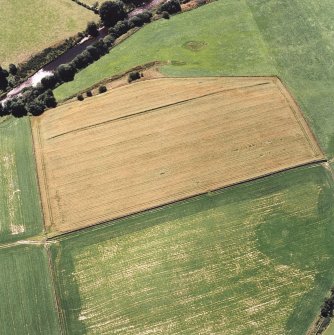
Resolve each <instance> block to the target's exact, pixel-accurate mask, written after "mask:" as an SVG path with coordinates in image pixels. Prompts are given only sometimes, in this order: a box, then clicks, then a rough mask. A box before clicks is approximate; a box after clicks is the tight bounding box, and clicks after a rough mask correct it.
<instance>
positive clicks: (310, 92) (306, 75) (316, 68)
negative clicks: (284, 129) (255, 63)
mask: <svg viewBox="0 0 334 335" xmlns="http://www.w3.org/2000/svg"><path fill="white" fill-rule="evenodd" d="M247 3H248V5H249V7H250V9H251V11H252V14H253V17H254V19H255V21H256V23H257V25H258V27H259V30H260V31H261V33H262V36H263V38H264V39H265V41H266V43H267V45H268V48H269V50H270V52H271V54H272V55H273V56H274V58H275V60H276V66H277V69H278V73H279V75H280V76H281V78H282V79H283V80H284V81H285V82H286V83H287V84H288V86H289V88H290V89H291V91H292V93H293V94H294V96H295V97H296V99H297V100H298V101H299V103H300V105H301V107H302V110H303V112H304V113H305V114H306V116H307V118H308V120H309V121H310V124H311V125H312V128H313V129H314V131H315V133H316V135H317V137H318V140H319V141H320V143H321V145H322V147H323V149H325V150H326V153H327V154H328V156H330V157H333V155H334V114H333V107H332V106H333V105H334V95H333V91H334V66H333V65H334V43H333V36H334V25H333V20H332V18H333V16H334V2H333V1H331V0H294V1H288V2H287V1H263V0H248V1H247Z"/></svg>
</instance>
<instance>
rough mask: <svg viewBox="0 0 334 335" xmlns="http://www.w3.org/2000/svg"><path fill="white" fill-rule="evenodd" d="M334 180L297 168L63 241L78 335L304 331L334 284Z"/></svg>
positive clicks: (62, 284) (65, 280)
mask: <svg viewBox="0 0 334 335" xmlns="http://www.w3.org/2000/svg"><path fill="white" fill-rule="evenodd" d="M333 186H334V185H333V181H332V178H331V174H330V172H329V171H328V170H327V169H325V168H324V167H323V166H320V165H317V166H311V167H307V168H306V167H304V168H298V169H296V170H291V171H287V172H284V173H280V174H277V175H273V176H270V177H266V178H262V179H260V180H257V181H254V182H250V183H246V184H243V185H239V186H235V187H231V188H229V189H225V190H221V191H217V192H213V193H210V194H207V195H203V196H198V197H195V198H192V199H190V200H188V201H182V202H179V203H177V204H174V205H170V206H165V207H161V208H159V209H157V210H152V211H147V212H145V213H143V214H140V215H134V216H132V217H129V218H126V219H122V220H117V221H113V222H111V223H109V224H105V225H101V226H97V227H94V228H90V229H86V230H82V231H80V232H76V233H72V234H68V235H65V236H63V237H60V238H58V239H55V242H56V243H55V244H52V245H51V254H52V259H53V264H54V274H55V276H56V280H55V281H56V284H57V285H56V286H57V291H58V294H59V297H60V305H61V309H62V312H63V314H64V318H65V323H66V329H67V332H68V333H69V334H79V333H87V334H92V333H111V332H117V331H121V330H122V331H123V332H125V333H126V334H129V335H131V334H138V333H142V332H148V331H150V332H152V333H159V332H160V333H161V332H162V333H164V334H179V333H182V334H194V333H203V334H206V333H210V334H214V333H219V334H221V333H229V334H268V333H270V334H303V333H305V332H306V330H307V329H308V327H309V326H310V324H311V323H312V322H313V320H314V319H315V318H316V316H317V315H318V313H319V309H320V305H321V303H322V301H323V298H324V296H326V294H327V292H328V290H329V289H330V287H331V286H332V284H333V280H334V270H333V267H332V266H331V265H332V263H333V260H334V246H333V243H332V240H333V237H334V225H333V214H334V213H333V208H332V206H331V204H332V202H333V200H334V199H333Z"/></svg>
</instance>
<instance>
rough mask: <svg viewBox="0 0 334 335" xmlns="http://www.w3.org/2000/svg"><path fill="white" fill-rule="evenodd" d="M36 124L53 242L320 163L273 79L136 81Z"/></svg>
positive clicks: (292, 107) (310, 139)
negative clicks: (76, 231) (61, 234)
mask: <svg viewBox="0 0 334 335" xmlns="http://www.w3.org/2000/svg"><path fill="white" fill-rule="evenodd" d="M164 92H168V94H164ZM92 105H94V109H93V108H90V107H91V106H92ZM86 116H87V118H86ZM34 121H35V122H34V124H33V128H34V131H33V132H34V138H35V144H36V154H37V166H38V175H39V179H40V185H41V192H42V199H43V209H44V213H45V218H46V226H47V228H48V230H49V232H51V233H56V232H66V231H70V230H73V229H78V228H81V227H85V226H90V225H93V224H97V223H101V222H104V221H108V220H111V219H114V218H117V217H121V216H125V215H128V214H132V213H135V212H138V211H143V210H146V209H149V208H152V207H156V206H160V205H162V204H166V203H169V202H174V201H176V200H180V199H184V198H187V197H189V196H193V195H196V194H199V193H204V192H208V191H210V190H214V189H218V188H221V187H223V186H226V185H231V184H234V183H238V182H241V181H245V180H249V179H252V178H255V177H258V176H261V175H265V174H268V173H272V172H277V171H280V170H283V169H286V168H290V167H293V166H298V165H302V164H305V163H309V162H312V161H317V160H320V159H322V158H323V155H322V153H321V151H320V149H319V147H318V146H317V144H316V142H315V140H314V138H313V136H312V134H311V132H310V131H309V129H308V127H307V124H306V123H305V121H304V120H303V118H302V116H301V114H300V111H299V109H298V107H297V106H296V105H295V104H294V102H293V100H292V98H291V97H290V96H289V94H288V92H287V91H286V90H285V89H284V87H283V86H282V85H281V83H280V82H279V81H278V80H277V79H276V78H208V79H206V78H192V79H187V78H178V79H169V78H162V79H156V80H150V81H144V82H141V83H136V84H133V85H130V86H127V87H123V88H119V89H115V90H114V91H112V92H110V93H108V94H105V95H103V96H100V97H97V98H91V99H89V100H86V101H85V102H84V103H78V102H75V103H73V104H71V105H64V106H63V107H60V108H59V109H57V110H55V111H51V112H50V113H45V114H44V115H43V116H41V117H40V118H38V119H35V120H34Z"/></svg>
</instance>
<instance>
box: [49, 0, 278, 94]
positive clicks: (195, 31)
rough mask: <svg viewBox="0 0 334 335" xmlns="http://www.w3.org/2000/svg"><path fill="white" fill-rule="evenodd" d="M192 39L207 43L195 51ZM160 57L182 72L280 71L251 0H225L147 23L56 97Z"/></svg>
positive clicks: (59, 90)
mask: <svg viewBox="0 0 334 335" xmlns="http://www.w3.org/2000/svg"><path fill="white" fill-rule="evenodd" d="M208 22H209V23H208ZM189 42H197V43H195V45H200V46H201V47H200V48H199V50H196V51H194V50H193V49H192V48H191V45H194V43H193V44H191V43H190V44H189ZM201 42H202V43H201ZM203 42H204V44H203ZM155 60H158V61H170V62H173V64H174V65H168V66H165V67H163V72H165V73H167V74H169V75H177V76H183V75H185V76H189V75H190V76H210V75H256V74H258V73H261V74H262V75H272V74H275V73H276V70H275V68H274V67H273V66H272V61H271V59H270V56H269V55H268V50H267V49H266V46H265V43H264V42H263V40H262V38H261V35H260V34H259V31H258V29H257V26H256V24H255V22H254V21H253V19H252V14H251V12H250V11H249V8H248V6H247V5H246V3H245V1H235V0H227V1H226V0H224V1H218V2H215V3H212V4H209V5H207V6H204V7H201V8H199V9H196V10H194V11H191V12H188V13H184V14H181V15H176V16H174V17H172V18H171V19H170V20H159V21H156V22H154V23H151V24H149V25H147V26H145V27H144V28H143V29H142V30H140V31H139V32H138V33H136V34H134V35H133V36H132V37H131V38H129V39H127V40H126V41H124V42H123V43H121V44H120V45H119V46H117V47H116V48H114V49H113V50H112V51H111V52H110V54H109V55H107V56H105V57H103V58H101V59H100V60H99V61H97V62H96V63H94V64H92V65H91V66H89V67H88V68H86V69H84V70H82V71H81V72H80V73H78V74H77V75H76V77H75V80H74V81H73V82H70V83H66V84H63V85H61V86H60V87H59V88H57V89H56V90H55V95H56V98H57V99H58V100H61V99H64V98H66V97H68V96H70V95H73V94H75V93H76V92H78V91H80V90H83V89H85V88H87V87H89V86H91V85H93V84H94V83H96V82H98V81H100V80H102V79H104V78H107V77H109V76H112V75H115V74H118V73H122V72H125V71H127V70H128V69H130V68H131V67H134V66H137V65H140V64H145V63H148V62H151V61H155ZM175 64H176V65H175Z"/></svg>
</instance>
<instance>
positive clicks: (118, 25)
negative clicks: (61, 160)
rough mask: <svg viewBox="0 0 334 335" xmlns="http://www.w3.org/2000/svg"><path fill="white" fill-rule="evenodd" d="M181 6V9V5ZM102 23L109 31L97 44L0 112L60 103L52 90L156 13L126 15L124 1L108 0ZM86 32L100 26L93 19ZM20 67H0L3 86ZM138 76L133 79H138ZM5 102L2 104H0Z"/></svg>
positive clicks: (171, 8)
mask: <svg viewBox="0 0 334 335" xmlns="http://www.w3.org/2000/svg"><path fill="white" fill-rule="evenodd" d="M167 4H168V5H166V6H165V7H162V8H160V10H163V11H167V12H171V13H175V12H176V11H178V10H180V9H181V7H180V4H179V2H178V0H170V1H169V2H168V3H167ZM178 6H179V7H178ZM178 8H179V9H178ZM99 14H100V17H101V21H102V23H103V24H104V25H105V26H107V27H109V30H108V35H107V36H106V37H104V38H103V39H101V40H98V41H96V42H95V43H94V44H93V45H90V46H88V47H87V48H86V49H85V50H84V51H83V52H82V53H80V54H79V55H77V56H76V57H75V58H74V59H73V60H72V61H71V62H70V63H69V64H63V65H60V66H59V67H58V68H57V69H56V71H55V72H54V74H52V75H51V76H48V77H46V78H43V79H42V81H41V83H40V84H38V85H37V86H36V87H29V88H27V89H25V90H24V91H23V92H22V94H21V95H20V96H19V97H16V98H13V99H11V100H10V101H7V103H6V104H5V106H0V116H2V115H9V114H12V115H14V116H16V117H20V116H24V115H27V114H31V115H40V114H41V113H43V111H44V110H45V109H46V108H52V107H55V106H56V105H57V102H56V100H55V98H54V96H53V93H52V90H53V89H54V88H56V87H57V86H58V85H60V84H62V83H64V82H69V81H72V80H73V79H74V76H75V74H76V73H77V72H78V71H80V70H81V69H84V68H85V67H87V66H88V65H90V64H92V63H93V62H95V61H97V60H98V59H99V58H100V57H102V56H103V55H105V54H106V53H108V52H109V49H110V48H111V47H112V46H113V43H114V41H115V39H116V38H118V37H120V36H121V35H123V34H125V33H127V32H128V31H129V30H130V29H132V28H134V27H141V26H143V25H144V24H145V23H148V22H150V21H151V19H152V13H150V12H143V13H140V14H138V15H136V16H133V17H132V18H130V19H126V16H127V14H126V11H125V9H124V6H123V4H122V3H121V2H117V1H115V2H112V1H106V2H104V3H103V4H102V5H101V7H100V10H99ZM86 33H88V34H90V35H92V36H98V34H99V32H98V26H97V25H96V24H95V23H94V22H90V23H89V24H88V26H87V30H86ZM17 71H18V69H17V68H16V66H15V65H13V64H11V65H10V66H9V69H8V71H7V70H5V69H2V68H1V67H0V90H3V91H5V90H6V89H7V88H8V83H9V81H8V78H9V77H10V76H15V75H16V74H17ZM136 79H138V76H134V75H133V78H132V76H131V78H130V77H129V80H130V81H132V80H136ZM0 105H1V104H0Z"/></svg>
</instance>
